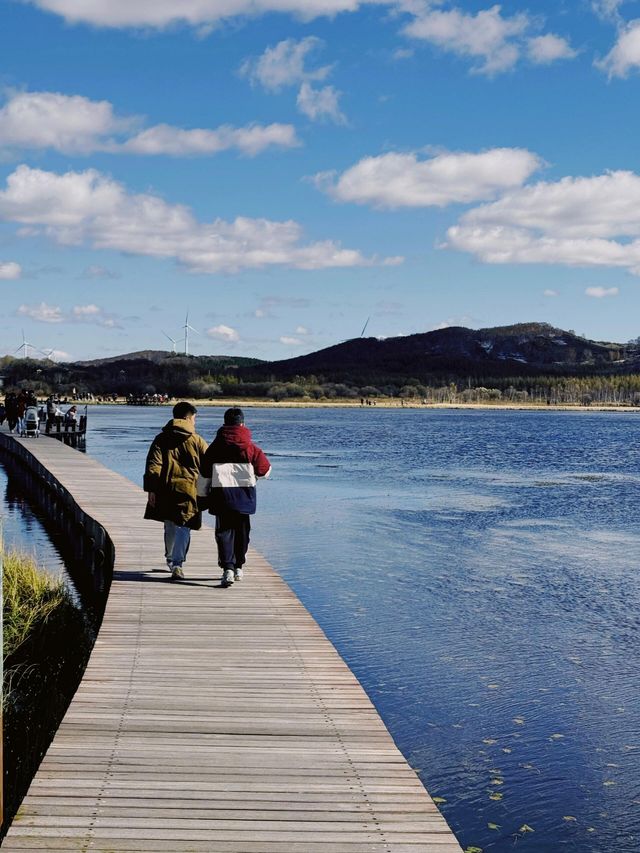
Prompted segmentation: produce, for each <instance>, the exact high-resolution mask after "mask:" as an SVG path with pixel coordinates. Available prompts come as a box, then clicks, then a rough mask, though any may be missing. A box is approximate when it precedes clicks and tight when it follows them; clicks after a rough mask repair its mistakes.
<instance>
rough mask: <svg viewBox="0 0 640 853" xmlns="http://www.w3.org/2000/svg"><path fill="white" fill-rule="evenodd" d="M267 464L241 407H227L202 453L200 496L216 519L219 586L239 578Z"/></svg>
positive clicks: (267, 474) (265, 475) (268, 465)
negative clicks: (214, 433)
mask: <svg viewBox="0 0 640 853" xmlns="http://www.w3.org/2000/svg"><path fill="white" fill-rule="evenodd" d="M270 473H271V465H270V463H269V460H268V459H267V457H266V456H265V454H264V453H263V452H262V450H261V449H260V448H259V447H258V446H257V445H255V444H254V443H253V442H252V440H251V432H250V431H249V430H248V429H247V427H246V426H245V425H244V414H243V412H242V409H238V408H233V409H227V411H226V412H225V413H224V426H222V427H220V429H219V430H218V432H217V434H216V437H215V439H214V440H213V442H212V443H211V445H210V446H209V449H208V450H207V452H206V453H205V455H204V460H203V463H202V470H201V476H200V479H199V481H198V495H199V496H200V497H201V498H203V499H205V500H204V503H205V504H206V506H207V508H208V510H209V512H210V513H211V515H215V517H216V545H217V548H218V565H219V566H220V568H221V569H222V586H224V587H228V586H231V584H232V583H233V582H234V581H239V580H242V572H243V569H242V567H243V566H244V564H245V561H246V557H247V549H248V547H249V532H250V530H251V523H250V516H251V515H253V513H254V512H255V511H256V479H257V478H258V477H268V476H269V474H270Z"/></svg>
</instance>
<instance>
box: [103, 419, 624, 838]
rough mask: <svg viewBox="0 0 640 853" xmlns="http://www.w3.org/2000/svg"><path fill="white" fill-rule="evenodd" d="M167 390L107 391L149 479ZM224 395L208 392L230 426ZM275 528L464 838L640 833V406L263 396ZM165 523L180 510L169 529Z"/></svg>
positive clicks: (268, 551) (280, 565)
mask: <svg viewBox="0 0 640 853" xmlns="http://www.w3.org/2000/svg"><path fill="white" fill-rule="evenodd" d="M169 414H170V412H169V410H167V409H136V408H129V409H122V408H120V409H115V408H110V407H104V408H102V407H101V408H94V409H93V410H92V411H91V413H90V433H89V439H88V442H87V451H88V453H89V454H90V455H93V456H95V457H96V458H98V459H100V460H101V461H102V462H104V464H106V465H108V466H109V467H111V468H113V469H115V470H117V471H120V472H121V473H123V474H125V475H126V476H128V477H130V478H131V479H132V480H135V481H136V482H138V483H141V480H142V470H143V466H144V458H145V454H146V450H147V447H148V444H149V442H150V441H151V439H152V438H153V436H154V434H155V433H156V432H157V430H158V428H159V427H160V426H161V425H162V424H163V423H164V422H165V420H166V419H167V418H168V417H169ZM220 421H221V410H220V409H206V408H204V407H203V408H201V410H200V414H199V415H198V429H199V431H200V432H201V434H202V435H204V436H205V437H206V438H207V439H210V438H211V436H212V435H213V434H214V432H215V429H216V428H217V426H218V425H219V423H220ZM247 421H248V426H250V427H251V429H252V430H253V433H254V439H255V440H256V441H257V443H258V444H260V445H261V446H262V447H263V449H264V450H265V451H266V452H267V454H268V455H269V456H270V458H271V461H272V463H273V467H274V474H273V479H272V480H271V481H267V482H264V483H261V484H260V495H259V509H258V516H257V517H256V521H255V523H254V532H253V544H254V545H255V546H256V547H257V548H258V549H259V550H260V551H262V552H263V553H264V554H265V556H267V558H268V559H269V560H270V561H271V562H272V563H273V564H274V565H275V566H276V568H277V569H278V570H279V571H280V572H281V574H282V575H283V577H284V578H285V579H286V580H287V581H288V582H289V583H290V584H291V586H292V587H293V589H294V590H295V591H296V593H297V594H298V595H299V597H300V598H301V599H302V601H303V602H304V603H305V604H306V606H307V607H308V608H309V610H310V611H311V612H312V613H313V615H314V616H315V618H316V619H317V620H318V622H319V623H320V624H321V625H322V627H323V628H324V630H325V631H326V633H327V634H328V636H329V637H330V638H331V639H332V641H333V642H334V644H335V645H336V647H337V648H338V649H339V651H340V653H341V654H342V655H343V657H344V658H345V659H346V661H347V662H348V664H349V665H350V667H351V668H352V670H353V671H354V672H355V673H356V675H357V676H358V678H359V679H360V681H361V683H362V684H363V686H364V687H365V689H366V690H367V692H368V693H369V695H370V696H371V698H372V700H373V701H374V703H375V705H376V707H377V708H378V710H379V712H380V713H381V715H382V716H383V718H384V720H385V722H386V724H387V726H388V727H389V729H390V730H391V732H392V734H393V736H394V738H395V740H396V742H397V743H398V745H399V747H400V748H401V749H402V751H403V752H404V754H405V755H406V756H407V758H408V759H409V761H410V763H411V764H412V766H414V767H415V768H416V769H417V770H418V772H419V773H420V775H421V777H422V779H423V780H424V782H425V784H426V786H427V787H428V789H429V791H430V792H431V794H432V796H434V797H438V798H442V799H443V800H445V801H446V802H443V803H441V808H442V810H443V813H444V814H445V816H446V818H447V820H448V821H449V824H450V825H451V827H452V828H453V829H454V831H455V832H456V834H457V835H458V838H459V839H460V841H461V843H462V846H463V847H466V846H475V847H480V848H483V849H484V850H485V851H489V850H491V851H508V850H512V849H513V848H514V847H516V848H517V849H519V850H527V851H531V852H532V853H533V851H535V852H536V853H546V851H550V853H551V851H556V850H567V851H590V853H593V852H594V851H598V853H637V851H639V850H640V655H639V652H640V574H639V561H640V556H639V555H640V527H639V525H638V508H639V506H640V449H639V443H638V440H637V436H638V432H639V431H640V416H638V415H635V414H607V413H589V412H571V413H569V412H548V411H543V412H501V411H496V412H473V411H429V410H419V411H418V410H403V409H399V410H383V409H373V410H372V409H362V410H344V409H331V410H318V409H316V410H298V409H256V410H247ZM158 536H159V538H160V528H159V529H158Z"/></svg>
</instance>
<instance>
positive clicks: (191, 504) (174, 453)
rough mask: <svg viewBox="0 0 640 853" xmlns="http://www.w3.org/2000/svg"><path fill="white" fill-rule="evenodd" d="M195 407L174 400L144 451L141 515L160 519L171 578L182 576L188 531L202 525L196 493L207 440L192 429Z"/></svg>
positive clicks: (176, 578) (188, 538) (189, 533)
mask: <svg viewBox="0 0 640 853" xmlns="http://www.w3.org/2000/svg"><path fill="white" fill-rule="evenodd" d="M196 414H197V409H196V408H195V407H194V406H192V405H191V403H186V402H181V403H176V405H175V406H174V407H173V419H172V420H170V421H169V422H168V423H167V424H166V425H165V426H164V428H163V430H162V432H161V433H159V434H158V435H157V436H156V437H155V438H154V439H153V442H152V444H151V447H150V448H149V453H148V454H147V462H146V465H145V470H144V490H145V492H147V508H146V510H145V513H144V517H145V518H150V519H152V520H154V521H162V522H164V556H165V560H166V561H167V566H168V567H169V571H170V572H171V577H172V580H182V579H183V578H184V572H183V570H182V565H183V563H184V561H185V560H186V557H187V552H188V550H189V543H190V541H191V531H192V530H199V529H200V527H201V526H202V513H201V512H200V510H199V509H198V499H197V494H196V489H197V483H198V474H199V472H200V463H201V461H202V457H203V456H204V454H205V451H206V449H207V442H206V441H205V440H204V439H203V438H202V437H201V436H199V435H198V434H197V433H196V427H195V420H196Z"/></svg>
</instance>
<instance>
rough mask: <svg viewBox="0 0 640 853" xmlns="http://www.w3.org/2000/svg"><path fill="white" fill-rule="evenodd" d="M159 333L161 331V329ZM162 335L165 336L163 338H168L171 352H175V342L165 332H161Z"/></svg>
mask: <svg viewBox="0 0 640 853" xmlns="http://www.w3.org/2000/svg"><path fill="white" fill-rule="evenodd" d="M160 331H162V329H161V330H160ZM162 334H163V335H164V336H165V338H168V339H169V340H170V341H171V352H175V351H176V344H177V341H176V340H174V338H172V337H171V335H168V334H167V333H166V332H162Z"/></svg>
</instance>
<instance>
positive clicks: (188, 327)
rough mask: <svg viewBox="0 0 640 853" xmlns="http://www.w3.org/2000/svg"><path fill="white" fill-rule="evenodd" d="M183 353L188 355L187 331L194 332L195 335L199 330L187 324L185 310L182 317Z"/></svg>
mask: <svg viewBox="0 0 640 853" xmlns="http://www.w3.org/2000/svg"><path fill="white" fill-rule="evenodd" d="M182 328H183V329H184V354H185V355H189V331H190V330H191V331H192V332H195V333H196V335H199V334H200V332H199V331H198V330H197V329H194V328H193V326H190V325H189V312H188V311H187V316H186V317H185V318H184V326H183V327H182Z"/></svg>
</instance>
